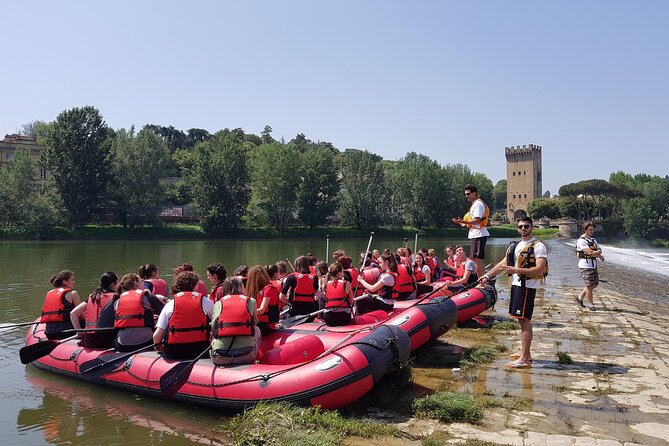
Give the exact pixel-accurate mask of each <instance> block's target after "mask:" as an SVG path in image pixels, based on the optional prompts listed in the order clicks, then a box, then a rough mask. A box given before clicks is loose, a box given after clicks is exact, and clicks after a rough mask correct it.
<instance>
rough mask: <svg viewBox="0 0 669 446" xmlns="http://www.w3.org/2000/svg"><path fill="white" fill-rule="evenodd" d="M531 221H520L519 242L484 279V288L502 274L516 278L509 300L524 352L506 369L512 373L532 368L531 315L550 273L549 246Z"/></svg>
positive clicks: (515, 355)
mask: <svg viewBox="0 0 669 446" xmlns="http://www.w3.org/2000/svg"><path fill="white" fill-rule="evenodd" d="M532 227H533V226H532V219H531V218H530V217H522V218H520V219H519V220H518V232H519V233H520V241H518V242H514V243H512V244H511V245H509V249H508V250H507V255H506V256H505V258H504V259H502V260H501V261H500V262H499V263H498V264H497V265H495V266H494V267H493V268H492V269H491V270H490V271H489V272H488V273H487V274H484V275H483V277H481V284H483V285H487V282H488V280H489V278H490V277H493V276H495V275H496V274H499V273H506V274H509V275H511V274H513V280H512V282H511V292H510V299H509V316H511V317H512V318H514V319H517V320H518V323H520V341H521V348H520V353H519V354H513V355H511V357H512V358H517V359H516V360H515V361H511V362H509V363H508V364H506V365H505V367H506V368H511V369H525V368H529V367H530V363H531V362H532V356H531V354H530V346H531V345H532V312H533V311H534V298H535V296H536V293H537V288H539V287H540V286H541V283H542V279H543V276H544V274H545V273H546V272H547V271H548V253H547V251H546V245H544V244H543V243H542V242H540V241H539V240H537V239H536V238H535V237H534V236H533V235H532ZM512 252H513V256H511V253H512Z"/></svg>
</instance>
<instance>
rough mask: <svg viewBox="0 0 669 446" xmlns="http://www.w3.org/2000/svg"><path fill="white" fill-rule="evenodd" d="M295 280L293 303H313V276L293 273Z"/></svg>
mask: <svg viewBox="0 0 669 446" xmlns="http://www.w3.org/2000/svg"><path fill="white" fill-rule="evenodd" d="M293 275H294V276H295V279H296V280H297V285H295V290H294V295H293V301H294V302H313V301H314V294H315V290H314V275H313V274H302V273H293Z"/></svg>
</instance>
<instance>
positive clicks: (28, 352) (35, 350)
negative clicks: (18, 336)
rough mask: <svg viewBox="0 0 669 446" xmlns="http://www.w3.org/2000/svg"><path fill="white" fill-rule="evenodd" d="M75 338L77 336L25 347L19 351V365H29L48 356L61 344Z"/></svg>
mask: <svg viewBox="0 0 669 446" xmlns="http://www.w3.org/2000/svg"><path fill="white" fill-rule="evenodd" d="M76 337H77V335H74V336H70V337H69V338H65V339H60V340H58V341H56V340H54V341H51V340H47V341H42V342H37V343H35V344H31V345H26V346H25V347H23V348H21V349H20V350H19V358H20V359H21V364H30V363H31V362H33V361H36V360H38V359H39V358H41V357H43V356H46V355H48V354H49V353H51V352H52V351H54V350H55V348H56V347H58V346H59V345H60V344H62V343H63V342H67V341H69V340H71V339H74V338H76Z"/></svg>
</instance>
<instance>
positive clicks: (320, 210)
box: [297, 147, 339, 229]
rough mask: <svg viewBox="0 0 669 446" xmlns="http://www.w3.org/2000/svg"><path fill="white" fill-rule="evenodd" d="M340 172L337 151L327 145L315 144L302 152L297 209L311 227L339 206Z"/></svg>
mask: <svg viewBox="0 0 669 446" xmlns="http://www.w3.org/2000/svg"><path fill="white" fill-rule="evenodd" d="M337 172H338V169H337V166H336V164H335V157H334V154H333V153H332V151H330V150H328V149H325V148H322V147H316V148H313V149H308V150H306V151H305V152H304V154H303V155H302V170H301V173H302V175H301V181H300V183H299V186H298V190H297V209H298V216H299V218H300V220H301V221H302V222H303V223H304V224H306V225H308V226H309V227H310V228H311V229H313V228H315V227H316V226H318V225H321V224H323V223H325V221H326V219H327V217H329V216H331V215H332V214H333V213H334V211H335V209H336V207H337V193H338V192H339V182H338V181H337Z"/></svg>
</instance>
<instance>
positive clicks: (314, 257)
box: [307, 254, 318, 265]
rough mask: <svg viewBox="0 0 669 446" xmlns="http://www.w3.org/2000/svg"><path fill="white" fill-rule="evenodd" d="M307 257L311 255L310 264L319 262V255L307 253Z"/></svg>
mask: <svg viewBox="0 0 669 446" xmlns="http://www.w3.org/2000/svg"><path fill="white" fill-rule="evenodd" d="M307 257H309V264H310V265H315V264H316V263H318V257H316V256H315V255H313V254H307Z"/></svg>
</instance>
